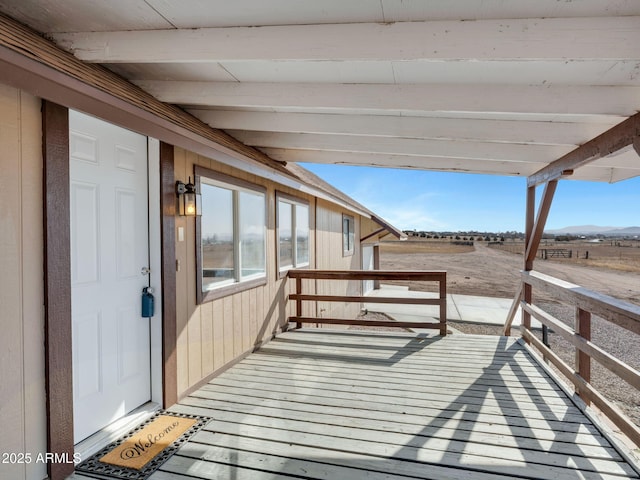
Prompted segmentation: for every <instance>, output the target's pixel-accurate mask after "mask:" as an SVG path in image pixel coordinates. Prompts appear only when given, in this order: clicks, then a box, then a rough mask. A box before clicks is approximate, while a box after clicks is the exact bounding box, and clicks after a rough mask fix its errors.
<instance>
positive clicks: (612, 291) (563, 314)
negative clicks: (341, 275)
mask: <svg viewBox="0 0 640 480" xmlns="http://www.w3.org/2000/svg"><path fill="white" fill-rule="evenodd" d="M512 250H513V251H518V249H517V248H516V249H512ZM520 250H521V249H520ZM606 250H607V253H606V254H605V249H603V250H602V252H601V254H596V249H595V248H594V246H592V247H591V252H592V253H590V259H589V260H591V262H587V261H582V260H580V259H576V258H575V257H574V258H573V259H572V260H555V259H553V260H541V259H536V261H535V263H534V269H535V270H537V271H540V272H542V273H545V274H547V275H551V276H554V277H556V278H559V279H562V280H565V281H568V282H571V283H574V284H577V285H580V286H582V287H585V288H588V289H590V290H594V291H597V292H599V293H604V294H606V295H609V296H611V297H614V298H617V299H620V300H624V301H626V302H629V303H632V304H635V305H640V248H637V247H636V248H633V247H631V248H630V247H626V248H624V247H620V249H619V250H615V251H614V253H613V254H612V253H611V251H610V249H606ZM605 256H606V257H607V258H608V260H606V261H605V260H603V258H604V257H605ZM598 260H599V261H598ZM522 267H523V256H522V255H521V254H519V253H510V252H509V251H508V249H499V248H493V247H488V246H487V244H486V243H485V242H475V245H474V246H462V245H451V243H450V242H449V241H442V240H439V241H429V240H423V239H410V240H408V241H406V242H383V243H381V246H380V268H381V269H389V270H396V269H397V270H446V271H447V289H448V291H449V293H458V294H463V295H479V296H488V297H503V298H513V296H514V295H515V292H516V288H517V285H518V277H519V271H520V270H521V269H522ZM625 270H626V271H625ZM410 288H411V289H415V290H428V289H429V288H433V287H432V286H430V285H429V284H424V283H415V284H411V285H410ZM534 301H535V302H536V303H537V304H539V305H540V306H542V307H543V308H544V309H545V310H546V311H548V312H549V313H551V314H552V315H554V316H555V317H556V318H558V319H560V320H562V321H564V322H565V323H567V324H568V325H570V326H572V327H573V319H574V314H575V313H574V309H573V308H572V307H570V306H566V305H562V304H560V303H558V302H556V301H554V300H553V299H551V298H546V297H544V296H541V295H536V292H535V291H534ZM451 326H452V327H454V328H455V329H457V330H459V331H461V332H463V333H474V334H489V335H500V334H501V330H502V329H501V327H496V326H488V325H473V324H465V323H460V322H451ZM517 334H518V331H517V329H516V330H513V331H512V335H517ZM592 340H593V342H594V343H596V344H597V345H599V346H601V347H602V348H604V349H605V350H606V351H608V352H609V353H611V354H613V355H614V356H616V357H617V358H619V359H621V360H623V361H624V362H626V363H627V364H629V365H631V366H632V367H634V368H635V369H638V370H640V341H639V339H638V338H637V337H636V336H635V335H633V334H630V333H629V332H628V331H626V330H624V329H622V328H620V327H617V326H615V325H612V324H610V323H609V322H606V321H605V320H603V319H601V318H599V317H596V316H594V317H593V320H592ZM549 341H550V344H551V348H552V350H554V351H555V352H556V353H557V354H558V355H559V356H560V357H561V358H563V359H564V361H565V362H567V363H568V364H569V365H574V359H575V349H574V347H573V346H572V345H570V344H569V343H567V342H566V341H564V340H563V339H561V338H559V336H558V335H554V334H553V332H551V333H550V335H549ZM592 383H593V385H594V386H595V387H596V388H597V389H599V390H600V391H601V392H603V393H604V394H605V396H607V397H608V398H609V399H611V400H613V401H614V402H615V403H616V404H617V405H618V406H619V407H620V408H622V410H623V411H625V412H626V414H627V415H629V417H630V418H632V419H633V420H634V421H635V422H636V423H637V424H638V425H640V392H638V391H637V390H636V389H635V388H634V387H631V386H630V385H628V384H627V383H626V382H625V381H623V380H621V379H619V378H618V377H616V376H614V375H613V374H610V373H609V371H608V370H606V369H605V368H604V367H601V366H600V365H599V364H597V362H595V361H592Z"/></svg>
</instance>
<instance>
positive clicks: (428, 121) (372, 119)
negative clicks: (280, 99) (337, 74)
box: [189, 109, 615, 145]
mask: <svg viewBox="0 0 640 480" xmlns="http://www.w3.org/2000/svg"><path fill="white" fill-rule="evenodd" d="M189 113H191V114H192V115H194V116H195V117H197V118H199V119H200V120H202V121H203V122H205V123H207V124H209V125H211V126H212V127H213V128H219V129H221V130H245V131H270V132H282V133H318V134H328V135H367V136H377V137H406V138H430V139H445V140H463V141H486V142H505V143H530V144H545V145H580V144H582V143H584V142H586V141H588V140H590V139H591V138H593V137H595V136H597V135H600V134H601V133H603V132H605V131H606V130H608V129H609V128H611V127H612V126H614V125H615V123H566V122H526V121H520V122H515V121H502V120H469V119H453V118H437V119H436V118H428V117H396V116H391V115H339V114H313V113H286V112H258V111H248V112H247V111H238V110H200V109H189Z"/></svg>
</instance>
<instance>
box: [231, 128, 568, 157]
mask: <svg viewBox="0 0 640 480" xmlns="http://www.w3.org/2000/svg"><path fill="white" fill-rule="evenodd" d="M227 133H229V134H230V135H231V136H233V137H235V138H237V139H238V140H240V141H241V142H242V143H244V144H245V145H250V146H253V147H258V148H261V149H262V148H287V149H295V150H328V151H334V152H362V153H376V154H385V155H410V156H424V157H439V158H468V159H486V160H505V161H518V162H539V161H553V160H554V159H556V158H559V157H561V156H563V155H565V154H567V153H568V152H570V151H571V150H573V149H574V147H573V146H567V145H564V146H563V145H526V144H515V143H494V142H459V141H451V140H425V139H415V138H391V137H360V136H354V135H318V134H313V133H272V132H243V131H238V130H231V131H228V132H227Z"/></svg>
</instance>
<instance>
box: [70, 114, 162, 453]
mask: <svg viewBox="0 0 640 480" xmlns="http://www.w3.org/2000/svg"><path fill="white" fill-rule="evenodd" d="M69 152H70V157H71V158H70V161H69V164H70V178H71V185H70V187H71V190H70V197H71V206H70V207H71V283H72V289H71V292H72V319H73V401H74V405H73V413H74V439H75V443H78V442H80V441H81V440H83V439H84V438H86V437H88V436H89V435H91V434H93V433H95V432H97V431H99V430H101V429H102V428H104V427H105V426H106V425H109V424H110V423H112V422H113V421H115V420H117V419H119V418H121V417H122V416H124V415H126V414H127V413H129V412H130V411H131V410H133V409H135V408H136V407H138V406H140V405H141V404H143V403H145V402H147V401H148V400H149V399H150V390H151V380H150V359H149V357H150V338H149V329H150V328H149V325H150V324H149V320H150V319H148V318H142V317H141V295H142V289H143V288H144V287H146V286H148V284H149V275H148V274H145V273H143V269H144V268H146V267H148V266H149V226H148V194H147V187H148V172H147V168H148V167H147V165H148V156H147V138H146V137H144V136H141V135H138V134H136V133H133V132H131V131H128V130H125V129H122V128H120V127H116V126H114V125H111V124H108V123H105V122H103V121H101V120H98V119H95V118H93V117H89V116H87V115H84V114H81V113H78V112H73V111H70V112H69Z"/></svg>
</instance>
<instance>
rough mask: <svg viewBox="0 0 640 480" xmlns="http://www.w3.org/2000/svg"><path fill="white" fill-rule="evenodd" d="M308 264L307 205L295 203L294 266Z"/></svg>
mask: <svg viewBox="0 0 640 480" xmlns="http://www.w3.org/2000/svg"><path fill="white" fill-rule="evenodd" d="M308 264H309V207H308V206H306V205H296V266H300V265H308Z"/></svg>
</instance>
